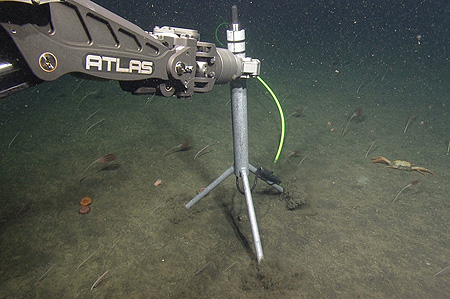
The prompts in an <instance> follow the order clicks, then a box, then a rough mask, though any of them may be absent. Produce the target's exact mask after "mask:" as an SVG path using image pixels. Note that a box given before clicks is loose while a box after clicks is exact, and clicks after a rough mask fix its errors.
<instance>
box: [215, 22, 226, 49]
mask: <svg viewBox="0 0 450 299" xmlns="http://www.w3.org/2000/svg"><path fill="white" fill-rule="evenodd" d="M228 24H229V23H228V22H223V23H221V24H219V25H218V26H217V27H216V32H215V33H214V36H215V37H216V41H217V42H218V43H219V45H221V46H222V47H223V46H225V45H224V44H222V43H221V42H220V40H219V36H218V32H219V28H220V27H222V26H223V25H228Z"/></svg>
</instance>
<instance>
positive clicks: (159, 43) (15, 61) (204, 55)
mask: <svg viewBox="0 0 450 299" xmlns="http://www.w3.org/2000/svg"><path fill="white" fill-rule="evenodd" d="M198 39H199V34H198V32H197V31H196V30H192V29H183V28H174V27H155V28H154V29H153V32H147V31H144V30H142V29H141V28H139V27H138V26H136V25H134V24H132V23H130V22H128V21H126V20H125V19H123V18H121V17H119V16H117V15H115V14H114V13H112V12H110V11H108V10H107V9H105V8H103V7H101V6H99V5H97V4H95V3H93V2H91V1H88V0H65V1H64V0H6V1H5V0H0V98H1V97H6V96H8V95H10V94H12V93H15V92H18V91H21V90H23V89H26V88H28V87H30V86H33V85H36V84H39V83H41V82H43V81H53V80H56V79H57V78H59V77H61V76H63V75H65V74H76V75H78V76H82V77H87V78H88V79H89V78H90V79H104V80H117V81H119V82H120V86H121V88H122V89H123V90H125V91H129V92H132V93H133V94H155V93H156V94H159V95H162V96H165V97H170V96H172V95H176V96H177V97H179V98H186V97H191V96H192V95H193V94H194V93H195V92H207V91H210V90H211V89H212V87H213V86H214V84H226V83H229V82H230V81H231V80H234V79H236V78H248V77H253V76H257V75H259V71H260V62H259V60H257V59H251V58H243V59H242V58H239V57H236V55H234V54H233V53H232V52H231V51H229V50H227V49H222V48H216V46H215V45H214V44H212V43H207V42H201V41H199V40H198ZM236 42H239V41H236Z"/></svg>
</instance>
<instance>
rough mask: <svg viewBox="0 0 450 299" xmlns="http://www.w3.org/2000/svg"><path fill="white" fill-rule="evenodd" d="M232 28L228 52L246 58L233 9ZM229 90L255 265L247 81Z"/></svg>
mask: <svg viewBox="0 0 450 299" xmlns="http://www.w3.org/2000/svg"><path fill="white" fill-rule="evenodd" d="M231 12H232V28H231V30H227V40H228V50H230V51H231V52H233V53H234V54H235V55H236V56H237V57H239V58H245V30H243V29H242V28H240V25H239V21H238V13H237V7H236V5H233V7H232V8H231ZM230 86H231V109H232V110H231V113H232V121H233V146H234V173H235V175H236V177H241V179H242V183H243V185H244V192H245V199H246V202H247V209H248V216H249V219H250V225H251V228H252V234H253V241H254V243H255V250H256V257H257V260H258V264H259V263H260V262H261V260H262V259H263V257H264V255H263V250H262V246H261V239H260V236H259V230H258V223H257V221H256V214H255V208H254V206H253V200H252V193H251V190H250V184H249V182H248V174H249V163H248V120H247V86H246V79H241V78H237V79H236V80H233V81H232V82H231V84H230Z"/></svg>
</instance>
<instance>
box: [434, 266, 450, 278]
mask: <svg viewBox="0 0 450 299" xmlns="http://www.w3.org/2000/svg"><path fill="white" fill-rule="evenodd" d="M448 273H450V265H449V266H447V267H446V268H444V269H442V270H441V271H439V272H438V273H436V274H434V277H437V276H442V275H444V274H448Z"/></svg>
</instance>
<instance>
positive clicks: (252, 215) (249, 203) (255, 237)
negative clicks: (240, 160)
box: [240, 169, 264, 264]
mask: <svg viewBox="0 0 450 299" xmlns="http://www.w3.org/2000/svg"><path fill="white" fill-rule="evenodd" d="M240 173H241V177H242V183H243V184H244V192H245V200H246V202H247V209H248V218H249V219H250V225H251V227H252V233H253V242H254V243H255V250H256V258H257V260H258V264H260V263H261V260H262V259H263V257H264V255H263V250H262V246H261V239H260V237H259V230H258V223H257V222H256V214H255V207H254V206H253V200H252V193H251V191H250V184H249V183H248V176H247V172H246V170H245V169H241V171H240Z"/></svg>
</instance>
